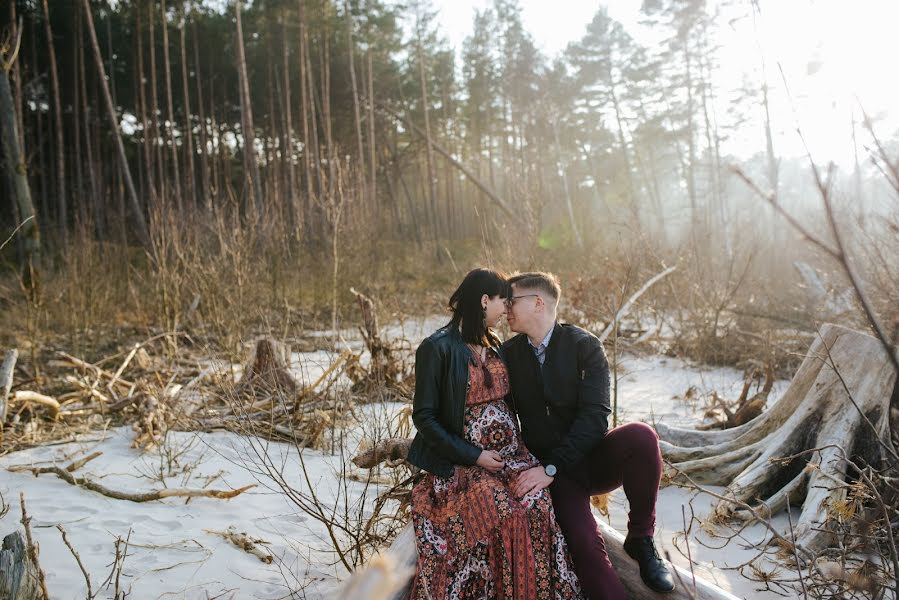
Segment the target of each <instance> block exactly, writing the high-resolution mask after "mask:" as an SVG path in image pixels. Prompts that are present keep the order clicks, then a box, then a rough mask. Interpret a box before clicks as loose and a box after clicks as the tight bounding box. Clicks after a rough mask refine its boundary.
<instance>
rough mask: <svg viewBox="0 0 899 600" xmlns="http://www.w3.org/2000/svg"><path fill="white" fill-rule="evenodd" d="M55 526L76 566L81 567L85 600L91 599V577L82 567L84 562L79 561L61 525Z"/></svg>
mask: <svg viewBox="0 0 899 600" xmlns="http://www.w3.org/2000/svg"><path fill="white" fill-rule="evenodd" d="M56 528H57V529H58V530H59V533H61V534H62V541H63V543H64V544H65V545H66V546H67V547H68V548H69V551H70V552H71V553H72V556H74V557H75V562H77V563H78V568H80V569H81V574H82V575H84V581H86V582H87V600H91V598H93V597H94V593H93V591H92V588H91V578H90V575H88V573H87V569H85V568H84V564H82V562H81V557H80V556H78V551H77V550H75V548H73V547H72V544H70V543H69V538H67V537H66V530H65V529H63V528H62V525H61V524H59V523H57V524H56Z"/></svg>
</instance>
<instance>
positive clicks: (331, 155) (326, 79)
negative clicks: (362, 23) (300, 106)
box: [319, 0, 337, 193]
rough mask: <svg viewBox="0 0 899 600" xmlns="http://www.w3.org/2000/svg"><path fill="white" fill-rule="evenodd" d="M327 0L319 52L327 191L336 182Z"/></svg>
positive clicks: (323, 11) (325, 1)
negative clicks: (326, 156) (326, 163)
mask: <svg viewBox="0 0 899 600" xmlns="http://www.w3.org/2000/svg"><path fill="white" fill-rule="evenodd" d="M330 6H331V3H330V1H329V0H322V3H321V9H322V32H321V39H322V52H321V53H319V62H320V64H321V87H322V91H321V100H322V125H323V126H324V130H325V146H326V148H325V150H326V151H327V153H328V192H329V193H330V192H331V191H332V190H333V187H334V184H335V182H336V179H335V176H336V173H335V170H334V168H335V165H336V158H337V156H336V152H335V148H334V137H333V130H332V128H331V28H330V26H329V25H330V22H331V21H330V14H329V13H330V10H329V7H330Z"/></svg>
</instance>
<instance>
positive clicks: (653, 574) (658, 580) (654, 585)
mask: <svg viewBox="0 0 899 600" xmlns="http://www.w3.org/2000/svg"><path fill="white" fill-rule="evenodd" d="M624 551H625V552H627V555H628V556H630V557H631V558H633V559H634V560H635V561H637V563H638V564H639V565H640V578H641V579H642V580H643V583H645V584H646V586H647V587H648V588H649V589H651V590H653V591H655V592H661V593H665V592H673V591H674V576H673V575H672V574H671V571H669V570H668V567H667V566H665V563H664V562H662V558H661V557H660V556H659V552H658V550H656V545H655V542H653V540H652V536H648V535H647V536H641V537H628V538H627V539H626V540H624Z"/></svg>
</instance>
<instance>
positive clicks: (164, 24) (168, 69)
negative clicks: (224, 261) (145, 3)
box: [159, 0, 184, 213]
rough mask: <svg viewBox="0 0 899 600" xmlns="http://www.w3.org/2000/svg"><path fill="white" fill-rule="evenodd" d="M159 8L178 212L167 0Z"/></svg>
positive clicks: (179, 199) (179, 197) (177, 199)
mask: <svg viewBox="0 0 899 600" xmlns="http://www.w3.org/2000/svg"><path fill="white" fill-rule="evenodd" d="M159 9H160V15H161V16H162V60H163V67H164V69H165V101H166V108H167V111H168V124H167V125H166V128H165V130H166V134H167V137H168V143H169V144H171V150H172V191H173V192H174V194H175V205H176V206H177V207H178V212H179V213H181V212H182V211H183V210H184V204H183V196H182V193H181V168H180V166H179V164H178V163H179V161H178V145H177V144H176V143H175V105H174V103H173V102H172V63H171V60H170V59H169V25H168V22H169V20H168V17H167V16H166V14H165V13H166V8H165V0H160V2H159Z"/></svg>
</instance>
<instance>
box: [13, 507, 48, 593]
mask: <svg viewBox="0 0 899 600" xmlns="http://www.w3.org/2000/svg"><path fill="white" fill-rule="evenodd" d="M19 502H20V503H21V504H22V525H24V526H25V541H26V542H27V543H28V558H30V559H31V562H32V564H33V565H34V569H35V570H36V571H37V580H38V583H39V584H40V586H41V593H42V594H43V595H44V600H50V593H49V592H48V591H47V581H46V577H45V576H44V570H43V569H42V568H41V563H40V562H39V561H38V555H39V554H40V548H39V547H38V545H37V542H35V541H34V540H33V539H32V537H31V517H29V516H28V512H27V511H26V510H25V492H19Z"/></svg>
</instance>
